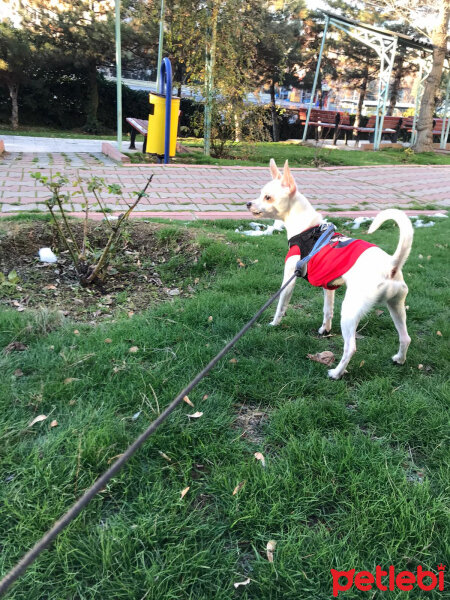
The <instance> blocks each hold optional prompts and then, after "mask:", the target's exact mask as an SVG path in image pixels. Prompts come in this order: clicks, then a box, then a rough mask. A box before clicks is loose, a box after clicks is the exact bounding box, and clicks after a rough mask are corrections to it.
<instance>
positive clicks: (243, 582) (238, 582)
mask: <svg viewBox="0 0 450 600" xmlns="http://www.w3.org/2000/svg"><path fill="white" fill-rule="evenodd" d="M250 581H251V580H250V577H249V578H247V579H246V580H245V581H236V583H233V585H234V587H235V588H236V589H237V588H238V587H240V586H241V585H248V584H249V583H250Z"/></svg>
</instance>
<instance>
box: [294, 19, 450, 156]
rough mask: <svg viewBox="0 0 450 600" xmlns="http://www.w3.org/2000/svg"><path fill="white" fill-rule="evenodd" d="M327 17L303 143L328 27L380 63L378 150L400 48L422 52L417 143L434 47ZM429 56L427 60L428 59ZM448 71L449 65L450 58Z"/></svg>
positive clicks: (445, 130)
mask: <svg viewBox="0 0 450 600" xmlns="http://www.w3.org/2000/svg"><path fill="white" fill-rule="evenodd" d="M322 12H323V13H324V15H325V25H324V30H323V35H322V42H321V45H320V51H319V57H318V59H317V66H316V72H315V75H314V82H313V87H312V91H311V100H310V104H309V107H308V112H307V115H306V121H305V127H304V131H303V141H305V140H306V136H307V133H308V125H309V118H310V114H311V109H312V106H313V102H314V97H315V93H316V87H317V81H318V78H319V72H320V64H321V61H322V55H323V49H324V46H325V41H326V36H327V31H328V27H329V26H330V25H332V26H334V27H336V28H337V29H339V30H341V31H343V32H344V33H346V34H348V35H349V36H351V37H352V38H354V39H356V40H357V41H358V42H360V43H361V44H364V45H365V46H368V47H369V48H372V49H373V50H375V52H376V53H377V54H378V57H379V59H380V75H379V79H378V94H377V105H376V115H375V116H376V119H375V131H374V150H378V149H379V147H380V144H381V135H382V131H383V121H384V117H385V115H386V104H387V99H388V95H389V83H390V79H391V74H392V67H393V65H394V60H395V55H396V52H397V47H398V45H399V44H401V45H403V46H406V47H408V48H410V49H414V50H416V51H421V54H420V55H419V56H418V59H417V60H418V62H419V68H420V73H419V85H418V89H417V93H416V110H415V114H414V123H413V131H412V134H411V143H413V141H414V139H415V136H416V130H415V126H416V119H417V114H418V112H419V107H420V101H421V98H422V94H423V89H424V82H425V80H426V78H427V77H428V75H429V74H430V71H431V67H432V55H433V46H432V45H431V44H429V43H426V42H420V41H417V40H415V39H414V38H412V37H410V36H408V35H405V34H402V33H397V32H395V31H390V30H388V29H381V28H379V27H374V26H372V25H368V24H366V23H360V22H359V21H354V20H353V19H347V18H346V17H342V16H340V15H335V14H333V13H330V12H327V11H322ZM424 54H425V56H424ZM446 60H447V67H448V66H449V65H448V62H449V60H448V58H447V59H446ZM449 108H450V76H449V77H448V82H447V92H446V100H445V107H444V121H443V124H442V133H441V142H440V147H441V148H445V145H446V143H447V139H448V135H449V127H450V115H449V114H448V113H449Z"/></svg>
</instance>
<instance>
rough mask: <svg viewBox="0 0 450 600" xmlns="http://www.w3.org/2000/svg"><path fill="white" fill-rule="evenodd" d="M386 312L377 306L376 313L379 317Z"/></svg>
mask: <svg viewBox="0 0 450 600" xmlns="http://www.w3.org/2000/svg"><path fill="white" fill-rule="evenodd" d="M383 313H384V310H381V309H380V308H377V309H376V311H375V314H376V315H377V316H378V317H379V316H381V315H382V314H383Z"/></svg>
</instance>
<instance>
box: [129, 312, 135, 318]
mask: <svg viewBox="0 0 450 600" xmlns="http://www.w3.org/2000/svg"><path fill="white" fill-rule="evenodd" d="M133 315H134V311H133V310H130V311H128V316H129V317H130V319H131V317H132V316H133Z"/></svg>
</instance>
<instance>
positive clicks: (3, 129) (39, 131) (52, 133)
mask: <svg viewBox="0 0 450 600" xmlns="http://www.w3.org/2000/svg"><path fill="white" fill-rule="evenodd" d="M1 135H22V136H34V137H51V138H85V139H89V140H116V139H117V136H115V135H92V134H89V133H84V132H83V131H82V130H78V129H75V130H74V129H71V130H64V129H55V128H53V127H31V126H28V125H27V126H20V127H19V129H11V127H10V126H9V125H5V124H2V123H0V136H1ZM122 139H123V141H124V142H126V141H128V140H129V137H127V136H123V137H122Z"/></svg>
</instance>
